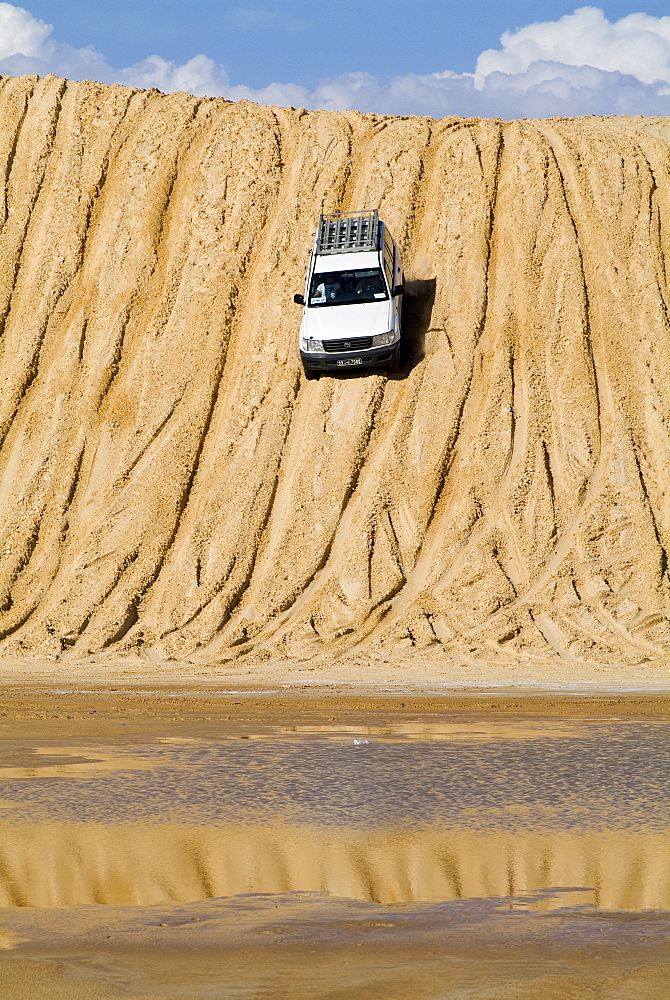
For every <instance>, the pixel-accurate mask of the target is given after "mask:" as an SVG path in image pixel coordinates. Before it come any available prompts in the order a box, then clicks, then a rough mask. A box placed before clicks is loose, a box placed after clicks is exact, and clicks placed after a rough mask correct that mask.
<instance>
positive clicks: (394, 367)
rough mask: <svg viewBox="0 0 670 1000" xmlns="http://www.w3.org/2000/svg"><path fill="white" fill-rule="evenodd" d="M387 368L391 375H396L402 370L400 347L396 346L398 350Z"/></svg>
mask: <svg viewBox="0 0 670 1000" xmlns="http://www.w3.org/2000/svg"><path fill="white" fill-rule="evenodd" d="M388 370H389V372H390V373H391V374H392V375H397V374H398V372H401V371H402V357H401V356H400V348H398V350H397V351H396V353H395V357H394V358H393V361H391V363H390V364H389V368H388Z"/></svg>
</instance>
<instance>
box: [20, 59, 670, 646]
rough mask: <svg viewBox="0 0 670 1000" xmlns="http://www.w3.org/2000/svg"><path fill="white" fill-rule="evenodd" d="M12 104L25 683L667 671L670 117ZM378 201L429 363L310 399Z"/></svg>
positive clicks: (345, 381)
mask: <svg viewBox="0 0 670 1000" xmlns="http://www.w3.org/2000/svg"><path fill="white" fill-rule="evenodd" d="M0 87H1V89H0V122H1V123H2V125H1V127H0V144H1V146H2V152H1V154H0V163H1V164H2V169H3V170H4V185H3V196H2V197H0V221H2V230H1V232H0V247H1V249H0V327H1V332H2V336H1V338H0V352H1V354H2V360H1V363H0V372H1V375H0V377H1V379H2V390H1V393H0V433H1V440H2V450H1V452H0V473H1V479H0V506H1V510H2V513H1V515H0V527H1V530H2V547H1V551H2V561H1V592H0V601H1V608H2V610H1V613H0V630H1V631H0V635H1V636H2V643H1V644H0V650H1V652H2V655H3V656H11V657H16V656H24V657H25V656H28V657H30V656H34V657H41V658H44V657H49V658H52V657H64V658H70V657H74V658H78V659H81V658H84V657H87V656H91V655H93V656H95V655H98V654H100V653H101V652H102V651H103V650H104V652H105V655H107V656H108V655H117V654H118V655H128V654H132V655H135V654H136V653H137V652H138V651H140V650H142V651H145V652H146V653H148V655H149V656H152V657H156V658H160V659H163V658H169V657H176V658H180V659H185V660H186V659H191V660H194V661H199V660H202V661H210V662H211V661H214V662H216V661H223V660H227V659H230V658H231V657H239V656H254V657H258V656H259V655H266V656H270V655H272V656H276V655H279V656H282V655H284V656H287V657H290V658H294V659H303V658H306V657H311V656H317V657H318V656H319V655H320V654H323V655H328V656H330V655H332V654H333V653H352V654H353V653H355V652H356V651H359V650H361V651H362V650H363V649H365V651H366V654H370V655H373V656H380V657H388V656H393V657H398V656H405V655H409V656H412V655H419V656H430V657H433V658H435V657H440V656H442V657H446V658H449V657H452V658H453V657H457V658H459V659H460V660H462V661H465V662H467V661H469V660H472V661H478V660H482V659H489V658H491V657H496V658H503V659H509V661H510V662H513V661H514V660H518V659H519V658H521V659H529V658H530V659H532V658H533V657H537V658H545V659H550V658H554V659H556V660H562V661H566V660H568V661H576V662H579V661H580V660H581V659H584V660H589V661H591V662H593V661H601V662H611V661H612V660H614V661H616V662H625V663H635V662H642V661H643V662H652V663H653V662H661V661H663V660H664V659H667V656H668V651H669V650H670V617H669V615H670V578H669V570H668V559H667V551H668V548H669V547H670V496H669V493H670V489H669V483H670V362H669V360H668V359H669V358H670V334H669V321H668V284H667V273H666V259H667V255H668V254H669V253H670V176H669V172H668V165H669V163H670V158H669V153H670V139H669V138H668V136H670V126H669V125H668V124H667V122H664V121H663V120H656V119H596V118H591V119H582V120H573V121H571V120H565V121H563V120H552V121H536V122H529V121H523V122H511V123H501V122H497V121H481V120H466V119H453V120H449V119H445V120H442V121H433V120H431V119H422V118H381V117H375V116H362V115H360V114H358V113H354V112H347V113H342V114H333V113H325V112H310V113H305V112H304V111H300V110H298V111H296V110H293V109H271V108H265V107H259V106H255V105H251V104H247V103H242V104H229V103H226V102H225V101H222V100H210V99H199V98H194V97H190V96H188V95H185V94H174V95H170V96H163V95H159V94H157V93H155V92H144V91H131V90H127V89H124V88H122V87H105V86H102V85H97V84H90V83H85V84H73V83H66V82H65V81H63V80H59V79H57V78H54V77H47V78H45V79H37V78H35V77H24V78H20V79H12V78H2V80H1V81H0ZM360 206H378V207H379V209H380V212H381V214H382V216H383V217H384V218H385V219H386V220H387V221H388V223H389V224H390V226H391V227H392V229H393V230H394V232H395V234H396V235H397V237H398V238H399V240H400V242H401V245H402V248H403V252H404V258H405V263H406V273H407V277H408V279H409V281H410V283H412V282H413V284H412V285H411V288H412V290H413V293H414V294H413V296H411V297H410V298H409V301H408V313H409V322H408V333H409V339H410V341H411V352H410V353H411V358H410V360H409V362H408V364H407V365H406V368H405V371H404V372H403V373H402V375H401V376H395V377H391V378H388V377H387V376H386V375H385V374H367V375H364V376H358V377H355V378H350V377H343V378H322V379H321V380H320V381H319V382H314V383H309V384H307V383H305V381H304V379H303V378H302V376H301V372H300V366H299V360H298V358H297V354H296V349H295V333H296V329H297V325H298V321H299V314H298V310H297V307H294V306H293V304H292V302H291V296H292V293H293V292H294V291H296V290H298V289H299V288H300V287H301V282H302V278H303V272H304V267H305V263H306V259H307V253H308V250H309V244H310V238H311V233H312V231H313V227H314V223H315V219H316V217H317V215H318V213H319V211H321V210H322V209H323V208H325V209H326V210H332V209H336V208H341V209H346V208H351V207H360Z"/></svg>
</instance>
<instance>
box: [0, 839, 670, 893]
mask: <svg viewBox="0 0 670 1000" xmlns="http://www.w3.org/2000/svg"><path fill="white" fill-rule="evenodd" d="M0 842H1V843H2V856H1V858H0V866H1V867H0V906H16V905H19V906H42V907H62V906H75V905H78V904H84V903H109V904H116V905H122V904H143V905H148V904H152V903H162V902H178V903H186V902H193V901H196V900H199V899H204V898H211V897H214V896H232V895H237V894H239V893H281V892H290V891H312V892H313V891H325V892H329V893H331V894H332V895H334V896H346V897H350V898H355V899H361V900H366V901H370V902H380V903H403V902H416V901H422V900H450V899H464V898H473V897H483V896H514V895H516V894H518V893H523V892H533V891H537V890H540V889H546V888H549V887H554V888H566V889H567V888H573V887H576V888H588V889H589V892H586V893H580V894H579V895H578V896H577V897H576V899H578V901H579V902H580V903H590V904H592V905H596V906H599V907H602V908H604V909H608V910H618V909H626V910H644V909H657V910H660V909H670V871H669V870H668V869H669V866H668V863H667V858H668V851H667V848H668V841H667V838H665V837H664V836H663V834H655V833H649V834H643V833H633V834H626V833H625V832H615V833H610V834H603V833H598V832H595V833H583V834H574V833H554V834H548V833H532V832H528V833H503V832H498V833H475V832H473V831H469V830H449V831H447V830H445V831H423V830H420V831H406V830H405V831H398V830H375V831H374V832H372V831H361V830H351V829H339V830H333V829H329V828H319V827H306V828H305V827H290V826H284V827H260V828H259V827H248V828H244V827H232V828H226V827H221V828H214V827H207V826H195V827H192V826H186V825H184V826H182V825H160V826H155V827H133V826H106V825H96V824H90V825H86V824H76V825H72V826H57V825H48V824H44V825H41V824H40V825H29V826H24V825H23V824H4V825H2V826H0ZM573 901H574V900H573ZM545 905H548V904H545ZM561 905H566V903H565V901H564V902H563V903H562V904H561Z"/></svg>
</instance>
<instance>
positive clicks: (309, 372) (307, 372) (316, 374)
mask: <svg viewBox="0 0 670 1000" xmlns="http://www.w3.org/2000/svg"><path fill="white" fill-rule="evenodd" d="M303 368H304V366H303ZM304 372H305V378H306V379H308V381H310V382H311V380H312V379H313V378H318V377H319V372H315V371H314V369H313V368H304Z"/></svg>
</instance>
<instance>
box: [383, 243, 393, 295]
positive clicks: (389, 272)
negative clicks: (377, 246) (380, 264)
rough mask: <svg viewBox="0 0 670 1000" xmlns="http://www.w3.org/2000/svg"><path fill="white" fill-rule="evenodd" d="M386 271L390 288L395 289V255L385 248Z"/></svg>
mask: <svg viewBox="0 0 670 1000" xmlns="http://www.w3.org/2000/svg"><path fill="white" fill-rule="evenodd" d="M384 270H385V271H386V280H387V281H388V283H389V288H393V253H392V252H389V250H388V247H384Z"/></svg>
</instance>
